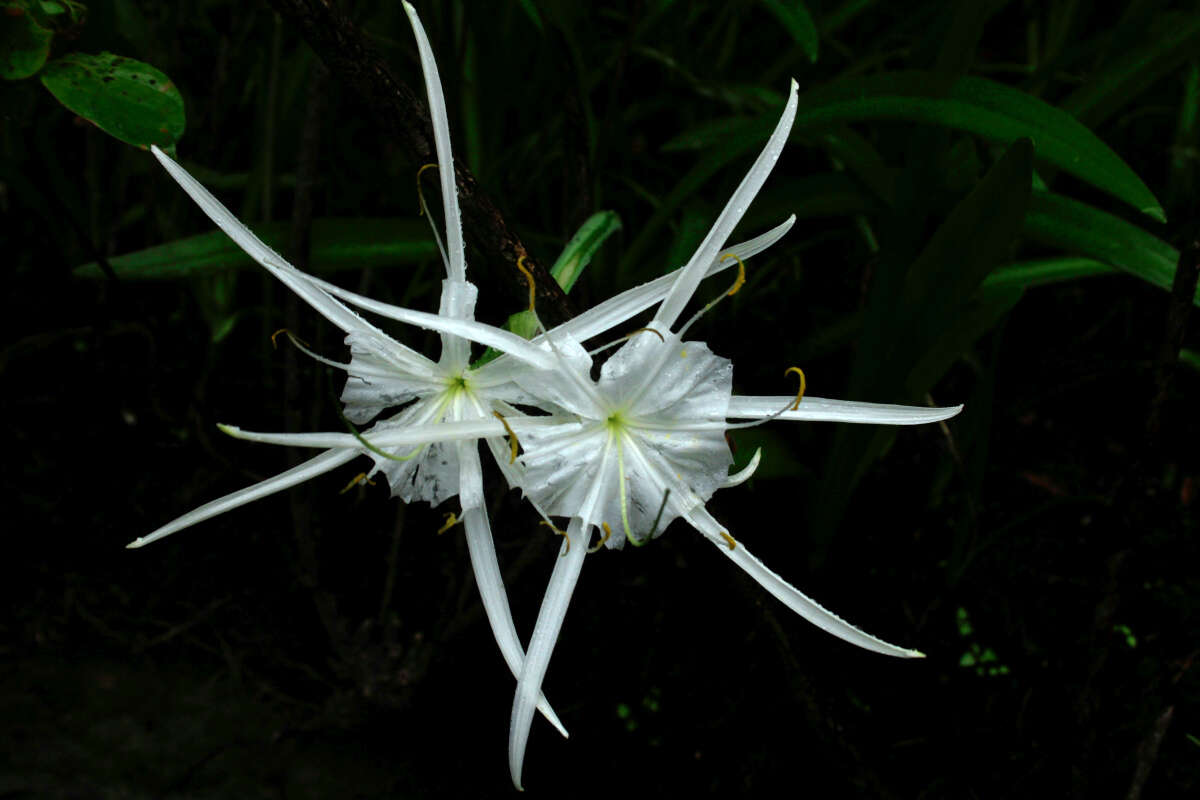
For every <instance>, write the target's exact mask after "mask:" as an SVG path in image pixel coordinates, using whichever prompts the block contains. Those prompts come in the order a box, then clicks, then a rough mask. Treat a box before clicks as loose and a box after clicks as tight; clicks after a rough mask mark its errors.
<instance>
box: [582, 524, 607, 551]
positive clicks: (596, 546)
mask: <svg viewBox="0 0 1200 800" xmlns="http://www.w3.org/2000/svg"><path fill="white" fill-rule="evenodd" d="M600 527H601V528H604V538H602V539H601V540H600V541H598V542H596V544H594V545H592V546H591V547H589V548H588V552H589V553H594V552H596V551H597V550H599V549H600V548H601V547H604V543H605V542H607V541H608V539H609V537H610V536H612V528H610V527H608V523H607V522H601V523H600Z"/></svg>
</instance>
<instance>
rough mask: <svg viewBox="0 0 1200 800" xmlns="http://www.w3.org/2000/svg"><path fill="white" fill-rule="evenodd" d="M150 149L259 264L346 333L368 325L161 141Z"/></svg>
mask: <svg viewBox="0 0 1200 800" xmlns="http://www.w3.org/2000/svg"><path fill="white" fill-rule="evenodd" d="M150 151H151V152H152V153H154V156H155V158H157V159H158V160H159V163H161V164H162V165H163V166H164V167H165V168H166V170H167V172H168V173H169V174H170V175H171V177H172V178H174V179H175V181H176V183H178V184H179V185H180V186H181V187H182V188H183V190H184V191H185V192H187V193H188V194H189V195H190V196H191V198H192V199H193V200H195V201H196V204H197V205H198V206H200V209H201V210H202V211H203V212H204V213H205V214H207V215H208V217H209V219H211V220H212V221H213V222H215V223H216V224H217V227H218V228H220V229H221V230H223V231H225V234H226V235H227V236H228V237H229V238H230V239H233V241H234V243H235V244H237V246H238V247H240V248H242V249H243V250H245V251H246V253H247V254H248V255H249V256H250V257H251V258H253V259H254V260H255V261H257V262H258V263H259V264H261V265H263V266H264V267H266V269H267V270H268V271H269V272H270V273H271V274H272V275H274V276H275V277H276V278H278V279H279V280H280V281H282V282H283V284H284V285H286V286H287V287H288V288H289V289H291V290H292V291H293V292H295V293H296V294H297V295H299V296H300V297H301V298H302V299H303V300H304V301H305V302H306V303H308V304H309V305H311V306H312V307H313V308H315V309H316V310H317V311H318V312H320V313H321V314H322V315H323V316H324V317H325V318H326V319H328V320H329V321H330V322H332V323H333V324H334V325H336V326H338V327H339V328H341V329H342V330H343V331H345V332H346V333H351V332H353V331H358V330H361V329H363V328H365V327H370V326H368V324H367V322H366V321H365V320H363V319H362V318H361V317H359V316H358V315H357V314H355V313H354V312H353V311H351V310H350V309H348V308H346V307H345V306H344V305H342V304H341V303H339V302H337V301H336V300H334V299H333V298H331V297H330V296H329V295H327V294H326V293H325V292H323V291H321V290H320V289H318V288H316V287H315V286H313V285H312V283H311V281H310V280H309V277H308V276H307V275H305V274H304V273H303V272H300V270H298V269H296V268H295V267H293V266H292V265H291V264H289V263H288V262H287V261H285V260H284V258H283V256H281V255H279V254H278V253H276V252H275V251H274V250H272V249H271V248H270V247H267V245H266V244H264V243H263V241H262V240H261V239H259V238H258V237H257V236H255V235H254V232H253V231H251V230H250V229H249V228H247V227H246V226H245V225H243V224H242V223H241V222H239V221H238V218H237V217H235V216H234V215H233V214H232V213H231V212H230V211H229V209H227V208H226V207H225V206H224V205H222V204H221V201H220V200H218V199H217V198H215V197H213V196H212V195H211V194H210V193H209V191H208V190H207V189H205V188H204V186H202V185H201V184H200V182H199V181H197V180H196V179H195V178H193V177H192V176H191V175H189V174H188V172H187V170H185V169H184V168H183V167H181V166H179V165H178V164H176V163H175V161H174V160H172V159H171V157H170V156H168V155H167V154H166V153H164V152H163V151H162V150H159V149H158V147H157V145H151V146H150Z"/></svg>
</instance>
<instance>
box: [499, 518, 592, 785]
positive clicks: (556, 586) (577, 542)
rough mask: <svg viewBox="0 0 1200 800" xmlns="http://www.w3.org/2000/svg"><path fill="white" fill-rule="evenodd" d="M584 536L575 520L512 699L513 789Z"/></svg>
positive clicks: (584, 546)
mask: <svg viewBox="0 0 1200 800" xmlns="http://www.w3.org/2000/svg"><path fill="white" fill-rule="evenodd" d="M585 535H586V534H585V532H584V526H583V523H582V522H581V521H580V520H579V518H578V517H575V518H573V519H572V520H571V523H570V525H569V526H568V527H567V538H566V539H564V541H563V543H562V545H561V547H560V550H561V551H563V552H560V553H559V557H558V558H556V559H555V560H554V572H553V573H552V574H551V575H550V583H549V585H548V586H547V587H546V596H545V597H544V598H542V608H541V610H540V611H539V612H538V618H537V624H536V625H535V626H534V629H533V637H532V638H531V639H530V640H529V651H528V652H527V653H526V654H525V664H524V666H522V667H521V675H520V677H519V678H517V692H516V695H515V696H514V697H513V707H512V718H511V720H510V722H509V728H508V769H509V772H510V774H511V775H512V781H513V786H515V787H517V789H518V790H520V789H521V788H522V787H521V766H522V764H523V763H524V761H525V745H526V744H528V743H529V727H530V725H532V724H533V710H534V707H535V704H536V700H537V697H538V694H539V692H541V689H542V679H543V678H545V677H546V668H547V667H549V666H550V655H551V653H553V652H554V645H555V643H556V642H557V641H558V633H559V631H560V630H561V629H562V623H563V618H564V617H565V616H566V614H567V606H568V605H569V604H570V602H571V594H572V593H573V592H574V591H575V583H576V582H577V581H578V580H579V571H580V570H581V569H582V568H583V558H584V556H586V555H587V551H588V543H587V541H586V540H585V539H584V536H585ZM568 542H569V543H570V544H568Z"/></svg>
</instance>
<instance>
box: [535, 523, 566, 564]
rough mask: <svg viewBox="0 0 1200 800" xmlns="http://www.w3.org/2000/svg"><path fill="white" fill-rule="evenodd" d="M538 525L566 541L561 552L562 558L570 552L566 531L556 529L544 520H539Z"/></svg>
mask: <svg viewBox="0 0 1200 800" xmlns="http://www.w3.org/2000/svg"><path fill="white" fill-rule="evenodd" d="M538 525H545V526H546V527H547V528H549V529H550V530H552V531H554V532H555V533H557V534H558V535H559V536H561V537H563V538H564V539H566V540H567V547H566V549H565V550H563V553H562V554H563V555H564V556H565V555H566V554H567V553H569V552H571V537H570V536H569V535H568V534H567V532H566V531H564V530H560V529H559V528H556V527H555V526H554V524H553V523H551V522H547V521H546V520H541V521H540V522H538Z"/></svg>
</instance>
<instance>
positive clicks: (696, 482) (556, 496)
mask: <svg viewBox="0 0 1200 800" xmlns="http://www.w3.org/2000/svg"><path fill="white" fill-rule="evenodd" d="M796 102H797V100H796V83H795V81H793V82H792V86H791V91H790V94H789V98H788V101H787V105H786V106H785V109H784V113H783V116H782V118H781V119H780V121H779V123H778V125H777V126H776V128H775V130H774V132H773V133H772V135H771V137H770V139H769V140H768V142H767V145H766V147H765V148H764V150H763V151H762V153H761V154H760V155H759V157H758V159H757V160H756V161H755V163H754V165H753V166H752V167H751V168H750V171H749V173H748V174H747V175H746V177H745V178H744V179H743V180H742V183H741V184H740V185H739V186H738V188H737V189H736V190H735V191H734V194H733V196H732V197H731V198H730V199H729V201H728V203H727V204H726V206H725V208H724V210H723V211H722V212H721V214H720V215H719V216H718V218H717V220H716V222H715V223H714V225H713V227H712V229H711V230H710V231H709V233H708V235H707V236H706V237H705V239H704V241H703V242H701V244H700V246H699V248H698V249H697V250H696V252H695V254H694V255H693V256H692V258H691V260H690V261H689V262H688V264H687V266H685V267H684V268H683V270H682V271H681V272H680V273H679V274H678V276H677V277H676V279H675V281H674V282H673V284H672V285H671V288H670V291H669V292H668V293H667V294H666V296H665V297H664V299H663V301H662V303H661V304H660V305H659V307H658V309H657V311H656V313H655V315H654V319H653V321H651V322H650V323H649V325H648V326H647V327H646V328H645V329H642V330H641V331H640V332H639V334H638V335H637V336H635V337H633V338H632V339H631V340H630V341H628V342H627V343H625V344H624V345H623V346H622V347H621V348H620V349H619V350H617V351H616V352H615V353H614V354H613V355H612V356H611V357H609V358H608V360H607V361H606V362H605V363H604V364H603V365H602V367H601V369H600V376H599V379H598V380H595V381H593V380H592V378H591V369H592V359H591V357H590V356H589V354H588V353H587V352H586V351H584V350H583V348H582V347H581V346H579V344H578V343H577V342H576V341H575V340H574V339H573V338H571V337H568V336H564V335H560V334H559V335H556V332H555V331H551V332H549V333H547V334H546V335H545V337H544V338H545V339H546V344H547V345H548V346H549V348H550V349H551V351H552V352H553V353H554V354H555V362H556V363H555V367H554V369H553V370H550V371H538V370H535V369H531V370H528V371H525V372H522V373H520V374H519V375H518V376H517V377H516V380H517V382H518V383H519V384H520V385H521V386H523V387H524V388H525V389H526V390H527V391H530V392H531V393H532V392H536V393H538V394H540V395H541V397H542V398H544V399H546V400H548V401H550V402H552V403H553V404H554V405H555V406H556V407H558V408H561V409H563V410H565V411H566V412H569V413H570V414H572V415H574V417H575V420H574V421H572V422H567V423H561V424H555V425H545V426H538V427H536V428H531V429H529V430H528V431H527V432H526V433H524V434H523V436H522V438H521V442H522V444H523V445H524V448H525V452H524V455H523V457H522V458H521V463H522V465H523V466H524V490H525V493H526V496H528V497H529V498H530V499H531V500H532V501H533V502H534V504H535V505H536V506H538V507H539V508H540V509H541V510H542V511H543V512H544V513H546V514H549V515H550V516H559V517H567V518H569V522H568V524H567V528H566V531H565V539H564V542H563V544H562V545H561V546H560V558H558V559H557V560H556V562H555V567H554V571H553V573H552V575H551V578H550V582H549V585H548V587H547V590H546V594H545V597H544V599H543V601H542V607H541V610H540V611H539V614H538V619H537V623H536V625H535V627H534V632H533V636H532V638H531V639H530V641H529V647H528V649H527V651H526V658H525V663H524V666H523V668H522V670H521V675H520V678H519V679H518V682H517V690H516V695H515V697H514V699H513V708H512V717H511V721H510V729H509V768H510V771H511V775H512V780H513V784H514V786H516V787H517V788H518V789H520V788H521V770H522V765H523V761H524V755H525V748H526V744H527V743H528V736H529V728H530V725H531V723H532V720H533V710H534V701H535V699H536V698H537V696H538V693H539V691H540V689H541V685H542V680H543V678H544V676H545V672H546V669H547V667H548V665H549V660H550V655H551V652H552V651H553V648H554V644H555V642H556V640H557V638H558V634H559V631H560V629H561V627H562V622H563V618H564V616H565V614H566V609H567V606H568V604H569V602H570V598H571V594H572V592H573V591H574V588H575V584H576V582H577V580H578V577H579V573H580V570H581V568H582V565H583V560H584V558H585V556H586V555H587V554H588V553H589V552H593V551H595V550H598V549H599V545H597V546H596V547H593V548H589V547H588V544H589V542H590V541H591V536H592V533H593V532H596V533H598V534H600V535H601V536H602V538H601V540H600V543H601V544H604V545H606V546H608V547H609V548H620V547H622V546H623V545H624V543H625V541H627V540H628V541H630V543H631V544H635V545H640V544H643V543H644V542H645V541H647V539H649V538H652V537H654V536H657V535H659V534H660V533H661V532H662V530H663V529H664V528H665V527H666V526H667V525H668V524H669V523H670V522H671V521H672V520H674V519H676V518H680V517H682V518H683V519H684V520H686V521H687V522H688V523H689V524H690V525H691V526H692V527H693V528H695V529H696V530H697V531H698V532H700V534H702V535H703V536H704V537H705V538H707V539H708V540H709V541H710V542H712V543H713V544H714V545H716V546H717V547H718V548H719V550H720V551H721V552H722V553H723V554H724V555H726V556H728V557H729V558H730V559H731V560H733V562H734V563H736V564H737V565H738V566H740V567H741V568H742V569H743V570H744V571H745V572H746V573H747V574H748V575H750V577H752V578H753V579H754V580H755V581H757V582H758V583H759V584H761V585H762V586H763V587H764V588H765V589H766V590H767V591H768V592H770V593H771V594H772V595H774V596H775V597H776V598H778V599H779V600H780V601H782V602H783V603H784V604H786V605H787V606H788V607H789V608H791V609H792V610H793V611H795V612H796V613H798V614H800V615H801V616H803V617H804V618H805V619H807V620H809V621H810V622H812V623H813V624H815V625H817V626H818V627H820V628H822V629H823V630H825V631H828V632H829V633H832V634H833V635H835V636H838V637H840V638H842V639H844V640H846V641H848V642H850V643H852V644H856V645H858V646H859V647H863V648H866V649H868V650H872V651H875V652H878V653H883V654H886V655H891V656H899V657H906V658H913V657H920V656H921V655H922V654H921V653H919V652H917V651H915V650H909V649H906V648H902V647H898V646H896V645H892V644H889V643H887V642H885V641H883V640H881V639H879V638H877V637H875V636H872V635H870V634H868V633H865V632H863V631H861V630H859V629H858V628H856V627H854V626H853V625H851V624H849V623H847V622H846V621H844V620H842V619H841V618H840V617H838V616H836V615H835V614H833V613H831V612H830V611H827V610H826V609H824V608H822V607H821V606H820V605H818V604H817V603H816V602H814V601H813V600H811V599H809V598H808V597H806V596H805V595H804V594H802V593H801V592H800V591H798V590H797V589H796V588H795V587H793V586H791V585H790V584H788V583H787V582H786V581H785V580H783V578H781V577H780V576H779V575H777V574H776V573H774V572H772V571H771V570H770V569H768V568H767V567H766V566H765V565H764V564H763V563H762V562H761V561H759V560H758V559H757V558H755V557H754V556H753V555H752V554H750V553H749V552H748V551H747V550H746V548H745V547H744V546H742V545H741V544H739V543H738V542H737V541H736V540H735V539H734V538H733V537H732V536H731V535H730V533H729V532H728V530H727V529H726V528H725V526H723V525H722V524H721V523H719V522H717V520H715V519H714V518H713V517H712V516H711V515H710V514H709V513H708V511H707V510H706V509H705V503H706V502H707V501H708V499H709V498H710V497H712V495H713V493H714V492H715V491H716V490H717V489H718V488H722V487H723V486H728V485H735V484H737V483H739V482H741V481H742V480H744V479H745V478H746V477H748V475H749V473H750V472H752V471H753V469H754V467H755V464H754V463H752V464H751V465H750V466H749V467H747V469H746V470H743V472H741V473H739V474H737V475H733V476H730V475H729V474H728V471H729V467H730V466H731V465H732V463H733V457H732V454H731V453H730V450H729V446H728V444H727V443H726V440H725V431H727V430H729V429H730V428H736V427H740V425H738V424H735V423H730V422H729V420H730V419H742V420H751V421H752V422H750V423H748V424H757V423H758V422H761V421H766V420H769V419H773V418H778V417H781V418H784V419H798V420H799V419H803V420H838V421H844V422H866V423H886V424H915V423H922V422H935V421H938V420H943V419H946V418H948V417H951V416H953V415H954V414H956V413H958V411H959V410H960V409H961V406H959V407H956V408H945V409H929V408H913V407H904V406H882V405H873V404H868V403H847V402H840V401H836V400H824V399H818V398H806V399H804V400H801V396H802V395H803V383H802V384H801V391H800V393H799V394H798V395H797V396H796V398H795V399H794V401H793V398H791V397H733V396H732V372H733V370H732V364H731V362H730V361H728V360H727V359H724V358H720V357H718V356H716V355H714V354H713V353H712V352H711V351H710V350H709V349H708V347H707V346H706V345H704V344H702V343H699V342H689V341H684V339H683V336H684V334H685V333H686V331H687V329H688V327H690V325H691V324H692V322H694V321H695V320H696V319H697V318H699V316H700V315H701V314H703V313H704V312H705V311H707V310H708V309H709V308H711V307H712V305H713V303H710V304H709V305H708V306H706V307H705V308H704V309H703V310H701V311H700V312H699V313H698V314H696V315H695V316H693V317H692V318H691V319H690V320H689V321H688V322H687V323H686V324H684V325H683V326H681V327H680V328H679V330H678V331H675V330H673V329H674V328H675V325H676V322H677V321H678V319H679V317H680V314H681V313H682V311H683V309H684V307H685V306H686V305H687V303H688V301H689V300H690V299H691V297H692V295H693V294H694V292H695V290H696V288H697V286H698V285H699V283H700V280H701V279H702V278H703V277H704V276H705V274H706V272H707V267H708V265H709V264H711V263H712V261H713V260H714V258H717V257H718V256H719V254H720V251H721V247H722V245H723V243H724V241H725V239H726V238H727V237H728V236H729V234H730V232H731V231H732V230H733V228H734V226H735V225H736V224H737V223H738V221H739V220H740V218H741V216H742V214H743V213H744V212H745V210H746V208H747V206H748V205H749V204H750V202H751V201H752V200H753V198H754V196H755V195H756V194H757V193H758V190H759V189H760V188H761V187H762V184H763V182H764V181H765V180H766V178H767V175H768V174H769V173H770V171H771V169H772V168H773V166H774V164H775V162H776V161H777V160H778V157H779V155H780V153H781V152H782V149H783V146H784V143H785V142H786V140H787V135H788V132H789V130H790V128H791V123H792V120H793V118H794V116H795V113H796ZM742 280H743V276H742V275H741V274H739V280H738V282H737V283H735V284H734V288H733V289H732V290H731V291H730V292H729V293H730V294H732V293H733V291H736V290H737V288H739V287H740V285H741V282H742ZM718 299H719V298H718ZM714 302H715V301H714ZM789 371H790V370H789ZM797 371H798V370H797ZM801 381H803V374H802V373H801Z"/></svg>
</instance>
